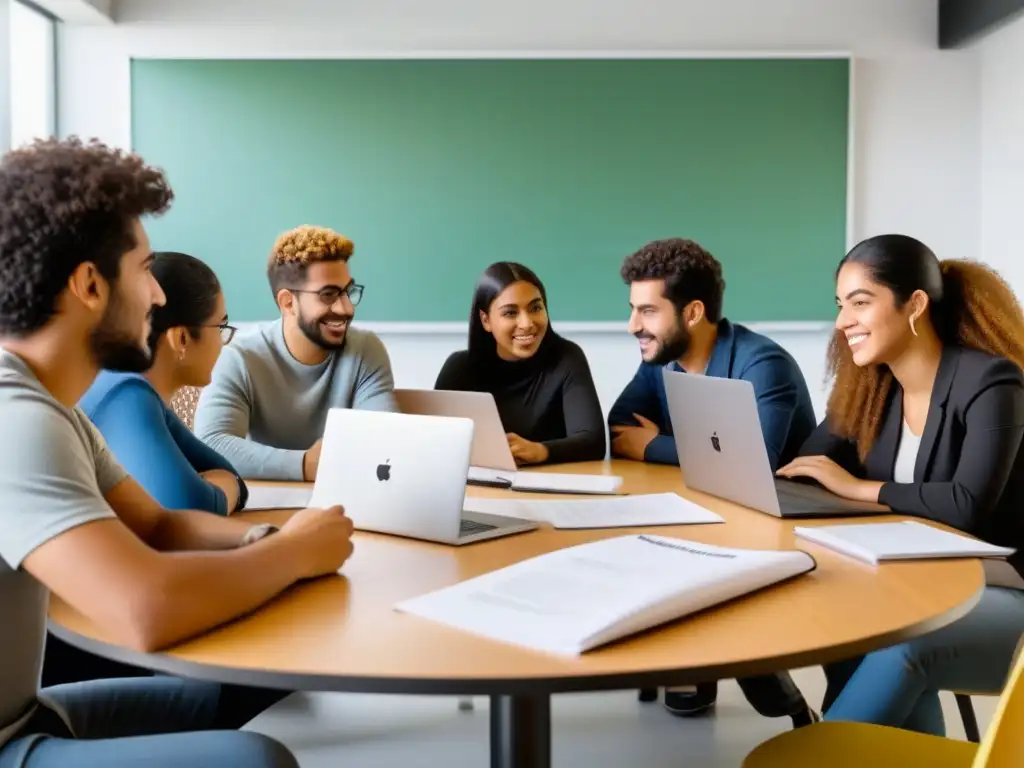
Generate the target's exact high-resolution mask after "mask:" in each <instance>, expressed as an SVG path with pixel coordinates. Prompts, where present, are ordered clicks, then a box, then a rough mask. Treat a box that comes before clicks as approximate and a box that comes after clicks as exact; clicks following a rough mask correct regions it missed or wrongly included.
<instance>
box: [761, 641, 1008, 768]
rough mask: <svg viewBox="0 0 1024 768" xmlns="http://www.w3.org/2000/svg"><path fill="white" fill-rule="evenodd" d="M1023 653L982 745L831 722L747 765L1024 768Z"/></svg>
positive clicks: (777, 742) (779, 743) (789, 736)
mask: <svg viewBox="0 0 1024 768" xmlns="http://www.w3.org/2000/svg"><path fill="white" fill-rule="evenodd" d="M1017 649H1018V652H1017V655H1016V660H1015V662H1014V665H1013V671H1012V672H1011V673H1010V679H1009V681H1008V682H1007V684H1006V687H1005V688H1004V689H1003V693H1002V695H1001V696H1000V697H999V705H998V707H997V708H996V713H995V716H994V717H993V718H992V723H991V725H989V727H988V730H987V731H986V732H985V738H984V740H983V741H982V742H981V743H980V744H976V743H972V742H969V741H959V740H957V739H946V738H941V737H939V736H928V735H926V734H923V733H915V732H914V731H905V730H902V729H900V728H890V727H887V726H882V725H870V724H868V723H843V722H825V723H815V724H814V725H810V726H807V727H805V728H800V729H798V730H795V731H788V732H786V733H783V734H781V735H780V736H776V737H775V738H773V739H770V740H768V741H766V742H765V743H764V744H762V745H761V746H759V747H758V748H757V749H755V750H754V751H753V752H751V753H750V754H749V755H748V756H747V759H746V760H744V761H743V766H744V768H776V767H779V768H781V767H782V766H786V768H805V767H806V768H811V767H812V766H814V767H815V768H817V766H822V765H828V766H830V768H853V766H868V767H869V768H873V767H874V766H887V765H894V766H895V765H899V766H903V765H927V766H929V768H1011V766H1014V767H1016V768H1020V766H1024V653H1021V652H1020V649H1021V646H1020V645H1018V646H1017ZM971 714H972V716H973V714H974V711H973V709H972V710H971Z"/></svg>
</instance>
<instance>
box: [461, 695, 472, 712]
mask: <svg viewBox="0 0 1024 768" xmlns="http://www.w3.org/2000/svg"><path fill="white" fill-rule="evenodd" d="M472 711H473V698H472V697H471V696H460V697H459V712H472Z"/></svg>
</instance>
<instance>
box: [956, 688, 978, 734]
mask: <svg viewBox="0 0 1024 768" xmlns="http://www.w3.org/2000/svg"><path fill="white" fill-rule="evenodd" d="M954 696H955V698H956V706H957V709H959V710H960V719H961V720H963V723H964V734H966V736H967V740H968V741H970V742H973V743H975V744H980V743H981V733H980V732H979V731H978V718H977V717H976V716H975V714H974V706H973V705H972V704H971V697H970V696H968V695H967V694H966V693H957V694H954Z"/></svg>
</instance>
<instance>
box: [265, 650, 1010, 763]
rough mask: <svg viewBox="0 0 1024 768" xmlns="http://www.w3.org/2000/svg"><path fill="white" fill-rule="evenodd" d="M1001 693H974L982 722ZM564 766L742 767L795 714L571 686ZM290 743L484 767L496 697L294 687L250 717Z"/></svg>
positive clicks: (800, 679)
mask: <svg viewBox="0 0 1024 768" xmlns="http://www.w3.org/2000/svg"><path fill="white" fill-rule="evenodd" d="M793 676H794V679H795V680H796V682H797V684H798V685H799V686H800V688H801V690H803V692H804V695H805V696H806V697H807V699H808V701H810V702H812V703H816V702H820V701H821V696H822V693H823V692H824V682H825V681H824V677H823V675H822V674H821V672H820V670H818V669H806V670H798V671H797V672H795V673H794V675H793ZM943 698H944V701H943V705H944V708H945V713H946V725H947V729H948V730H949V735H950V736H952V737H955V738H963V727H962V725H961V723H960V718H959V715H958V714H957V710H956V705H955V703H954V702H953V698H952V696H950V695H947V694H944V696H943ZM995 703H996V699H994V698H975V699H974V708H975V711H976V712H977V715H978V721H979V724H980V725H981V728H982V729H984V728H985V727H986V726H987V725H988V721H989V718H990V717H991V715H992V712H993V710H994V708H995ZM552 707H553V715H552V717H553V726H552V728H553V737H552V740H553V747H552V749H553V763H554V765H555V766H564V767H568V766H588V768H602V767H603V766H608V767H609V768H611V767H612V766H614V767H615V768H619V767H620V766H625V765H635V766H650V767H651V768H662V767H663V766H664V767H666V768H667V767H669V766H700V767H701V768H705V767H706V768H736V767H737V766H739V765H741V763H742V762H743V758H744V757H745V756H746V754H747V753H748V752H749V751H750V750H751V749H753V748H754V747H755V746H757V745H758V744H760V743H761V742H762V741H764V740H765V739H768V738H770V737H771V736H773V735H775V734H776V733H779V732H780V731H782V730H786V729H787V728H788V727H789V721H788V720H782V719H779V720H768V719H765V718H762V717H760V716H759V715H758V714H757V713H755V712H754V711H753V710H752V709H751V708H750V706H749V705H748V704H747V703H746V701H745V700H744V698H743V695H742V693H741V692H740V690H739V688H738V687H737V686H736V684H735V683H733V682H731V681H728V682H723V683H722V684H721V686H720V688H719V696H718V706H717V708H716V710H715V714H713V715H711V716H708V717H702V718H697V719H681V718H676V717H672V716H671V715H669V714H668V713H667V712H665V711H664V710H663V709H662V708H661V706H660V705H658V704H640V703H639V702H638V701H637V699H636V692H635V691H619V692H613V693H597V694H572V695H562V696H556V697H555V698H554V700H553V705H552ZM249 727H250V728H251V729H252V730H255V731H260V732H262V733H266V734H268V735H270V736H273V737H275V738H277V739H279V740H280V741H282V742H284V743H285V744H287V745H288V746H289V747H290V748H291V749H292V751H293V752H294V753H295V755H296V756H297V757H298V759H299V762H300V764H301V765H302V766H303V767H304V768H327V766H331V767H332V768H336V767H339V766H341V767H344V766H358V767H359V768H392V767H394V768H417V767H418V766H436V765H443V766H445V768H463V767H465V768H470V767H472V768H481V767H484V766H487V765H488V764H489V760H488V714H487V699H485V698H478V699H475V709H474V710H473V711H471V712H460V711H459V709H458V706H457V702H456V700H455V699H454V698H446V697H417V696H369V695H350V694H295V695H293V696H290V697H289V698H287V699H285V700H284V701H282V702H281V703H280V704H278V705H277V706H276V707H274V708H272V709H270V710H268V711H267V712H266V713H264V714H263V715H261V716H260V717H259V718H257V719H256V720H254V721H253V722H252V724H251V725H250V726H249Z"/></svg>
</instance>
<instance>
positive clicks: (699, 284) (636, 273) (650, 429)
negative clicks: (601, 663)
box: [608, 238, 815, 726]
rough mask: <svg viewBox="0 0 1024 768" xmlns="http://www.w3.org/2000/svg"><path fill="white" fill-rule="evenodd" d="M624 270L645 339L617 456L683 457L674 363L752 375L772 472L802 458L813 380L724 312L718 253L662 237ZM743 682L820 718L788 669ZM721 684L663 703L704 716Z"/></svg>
mask: <svg viewBox="0 0 1024 768" xmlns="http://www.w3.org/2000/svg"><path fill="white" fill-rule="evenodd" d="M621 274H622V280H623V282H625V283H626V284H627V285H628V286H629V304H630V307H631V308H632V311H631V313H630V318H629V332H630V333H632V334H633V335H634V336H636V337H637V339H638V340H639V342H640V355H641V357H642V362H641V363H640V367H639V369H638V370H637V372H636V375H635V376H634V377H633V380H632V381H630V383H629V384H628V385H627V386H626V388H625V390H623V392H622V394H621V395H619V398H618V399H617V400H616V401H615V404H614V405H613V406H612V408H611V411H610V412H609V414H608V424H609V427H610V431H611V433H612V455H613V456H616V457H618V458H624V459H634V460H636V461H651V462H658V463H662V464H678V463H679V457H678V455H677V453H676V444H675V440H674V438H673V436H672V424H671V421H670V420H669V413H668V402H667V400H666V396H665V384H664V380H663V378H662V370H661V369H662V368H663V367H665V366H668V367H669V368H670V369H671V370H675V371H685V372H687V373H691V374H703V375H707V376H720V377H723V378H728V379H746V380H748V381H750V382H751V383H752V384H753V386H754V393H755V395H756V397H757V410H758V413H759V415H760V417H761V426H762V430H763V432H764V439H765V447H766V448H767V449H768V458H769V460H770V463H771V468H772V471H773V472H774V471H775V470H776V469H778V468H779V467H780V466H782V465H783V464H785V463H786V462H788V461H790V460H791V459H792V458H794V457H795V456H796V454H797V452H798V451H799V450H800V446H802V445H803V442H804V440H806V439H807V437H808V436H809V435H810V434H811V432H813V431H814V428H815V417H814V407H813V406H812V404H811V396H810V394H809V392H808V391H807V384H806V382H805V381H804V377H803V374H802V373H801V372H800V368H799V366H798V365H797V363H796V361H795V360H794V359H793V358H792V356H790V354H789V353H788V352H786V351H785V350H784V349H783V348H782V347H780V346H779V345H778V344H776V343H775V342H774V341H772V340H771V339H769V338H767V337H765V336H761V335H760V334H757V333H754V332H753V331H751V330H750V329H748V328H744V327H743V326H742V325H735V324H732V323H730V322H729V321H728V320H726V319H725V316H724V315H723V313H722V303H723V299H724V295H725V280H724V278H723V277H722V266H721V264H719V263H718V261H717V260H716V259H715V257H714V256H712V255H711V254H710V253H708V252H707V251H706V250H704V249H703V248H702V247H701V246H700V245H698V244H697V243H695V242H694V241H693V240H686V239H683V238H669V239H667V240H655V241H653V242H651V243H648V244H647V245H645V246H644V247H643V248H641V249H640V250H639V251H637V252H636V253H634V254H632V255H630V256H628V257H627V258H626V260H625V262H624V263H623V265H622V271H621ZM737 682H739V684H740V686H741V687H742V688H743V692H744V694H745V695H746V697H747V699H748V700H749V701H750V702H751V704H753V705H754V708H755V709H757V710H758V712H760V713H761V714H763V715H765V716H767V717H781V716H789V717H791V718H792V719H793V723H794V725H796V726H801V725H807V724H808V723H810V722H811V721H812V720H813V719H814V717H815V715H814V713H812V712H811V711H810V710H809V708H808V706H807V703H806V702H805V701H804V698H803V696H802V695H801V694H800V691H799V689H798V688H797V687H796V685H795V684H794V683H793V681H792V679H791V678H790V677H789V675H787V674H785V673H782V674H779V675H768V676H765V677H756V678H746V679H743V680H739V681H737ZM717 691H718V688H717V685H716V684H715V683H704V684H701V685H698V686H696V687H695V688H687V689H668V690H666V691H665V696H664V705H665V707H666V708H667V709H668V710H669V711H670V712H672V713H673V714H676V715H681V716H692V715H698V714H701V713H704V712H707V711H708V710H710V709H711V707H712V706H714V703H715V699H716V698H717Z"/></svg>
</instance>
